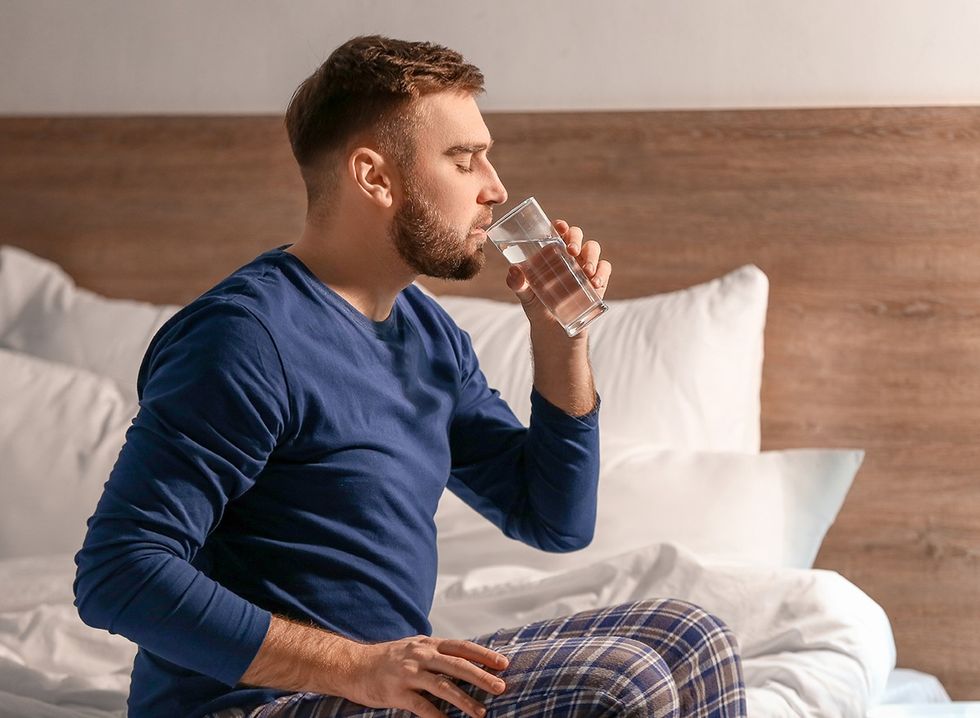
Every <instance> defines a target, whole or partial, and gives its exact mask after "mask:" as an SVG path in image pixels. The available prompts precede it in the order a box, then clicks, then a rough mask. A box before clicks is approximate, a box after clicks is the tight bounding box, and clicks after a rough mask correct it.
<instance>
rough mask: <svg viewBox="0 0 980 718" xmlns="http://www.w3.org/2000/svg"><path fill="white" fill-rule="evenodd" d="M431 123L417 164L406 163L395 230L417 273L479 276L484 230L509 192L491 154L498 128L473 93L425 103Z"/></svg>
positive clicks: (393, 237)
mask: <svg viewBox="0 0 980 718" xmlns="http://www.w3.org/2000/svg"><path fill="white" fill-rule="evenodd" d="M419 104H420V105H421V107H420V110H421V111H422V113H423V115H422V116H423V117H424V118H425V121H424V122H423V123H422V129H421V130H420V131H419V134H418V136H417V137H416V146H415V161H414V162H413V164H412V166H411V167H406V168H403V172H402V174H403V177H402V192H403V197H402V200H401V203H400V205H399V206H398V208H397V209H396V210H395V215H394V217H393V218H392V222H391V228H390V230H389V235H390V237H391V240H392V242H393V243H394V245H395V248H396V249H397V250H398V253H399V254H400V255H401V257H402V259H403V260H404V261H405V263H406V264H408V265H409V266H410V267H411V268H412V269H413V270H414V271H415V272H418V273H419V274H423V275H426V276H430V277H440V278H443V279H471V278H472V277H475V276H476V275H477V274H478V273H479V271H480V270H481V269H482V268H483V264H484V262H485V261H486V255H485V254H484V253H483V244H484V243H485V242H486V241H487V235H486V233H485V232H484V231H483V230H485V229H486V227H487V226H488V225H489V224H490V221H491V216H492V207H493V205H495V204H500V203H503V202H506V201H507V190H506V189H505V188H504V186H503V184H501V182H500V179H499V178H498V177H497V172H496V170H494V168H493V165H491V164H490V160H489V159H488V158H487V151H488V150H489V147H490V145H491V144H492V140H491V138H490V131H489V130H488V129H487V126H486V125H485V124H484V122H483V117H482V116H481V114H480V110H479V108H478V107H477V105H476V101H475V100H474V99H473V97H472V96H471V95H468V94H457V93H448V92H441V93H436V94H433V95H427V96H425V97H423V98H422V99H421V100H419Z"/></svg>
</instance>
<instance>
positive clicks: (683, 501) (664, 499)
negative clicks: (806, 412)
mask: <svg viewBox="0 0 980 718" xmlns="http://www.w3.org/2000/svg"><path fill="white" fill-rule="evenodd" d="M604 406H605V404H603V407H604ZM863 459H864V451H862V450H857V449H788V450H783V451H766V452H763V453H761V454H739V453H729V452H684V451H673V450H669V449H662V448H659V447H655V446H638V445H635V444H632V445H630V444H618V445H615V446H612V447H611V448H610V449H608V450H607V451H606V453H605V458H604V460H603V463H602V467H601V469H600V472H599V496H598V511H597V518H596V528H595V535H594V538H593V540H592V543H591V544H590V545H589V546H587V547H586V548H584V549H582V550H580V551H574V552H571V553H565V554H557V553H548V552H544V551H541V550H539V549H536V548H532V547H531V546H528V545H526V544H524V543H521V542H520V541H515V540H513V539H510V538H508V537H506V536H504V534H503V533H502V532H501V531H500V530H499V529H498V528H497V527H496V526H494V525H493V524H491V523H490V522H489V521H487V520H486V519H485V518H483V517H482V516H480V514H478V513H476V512H475V511H474V510H473V509H471V508H470V507H469V506H467V505H466V504H464V503H463V502H462V501H461V500H460V499H459V498H458V497H457V496H456V495H455V494H453V493H451V492H450V491H446V492H444V494H443V496H442V499H441V501H440V503H439V508H438V510H437V511H436V516H435V521H436V527H437V530H438V548H439V573H440V574H443V573H445V574H453V575H462V574H465V573H466V572H467V571H470V570H471V569H474V568H485V567H487V566H493V565H498V564H499V565H508V566H521V567H526V568H529V569H537V570H545V571H557V570H563V569H569V568H578V567H581V566H585V565H588V564H590V563H592V562H595V561H599V560H604V559H606V558H609V557H611V556H615V555H617V554H620V553H623V552H626V551H630V550H633V549H637V548H641V547H643V546H647V545H650V544H654V543H659V542H672V543H677V544H678V545H681V546H684V547H686V548H688V549H689V550H691V551H692V552H693V553H695V554H696V555H698V556H699V557H701V558H703V559H705V560H710V561H713V562H716V563H738V564H750V565H756V566H766V567H788V568H811V567H812V566H813V561H814V559H815V558H816V555H817V551H818V550H819V549H820V544H821V542H822V541H823V537H824V535H825V534H826V533H827V530H828V529H829V528H830V525H831V524H832V523H833V521H834V519H835V518H836V516H837V513H838V511H839V510H840V507H841V505H842V504H843V503H844V498H845V496H846V495H847V492H848V490H849V489H850V486H851V483H852V482H853V480H854V475H855V474H856V473H857V470H858V468H859V467H860V465H861V462H862V461H863Z"/></svg>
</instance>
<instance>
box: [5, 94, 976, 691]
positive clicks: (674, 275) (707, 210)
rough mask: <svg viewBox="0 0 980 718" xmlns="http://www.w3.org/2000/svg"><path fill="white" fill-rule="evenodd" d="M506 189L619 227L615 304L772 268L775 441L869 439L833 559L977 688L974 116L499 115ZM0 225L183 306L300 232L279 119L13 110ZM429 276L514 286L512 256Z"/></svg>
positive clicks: (21, 242)
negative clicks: (474, 270) (471, 269)
mask: <svg viewBox="0 0 980 718" xmlns="http://www.w3.org/2000/svg"><path fill="white" fill-rule="evenodd" d="M486 121H487V124H488V126H489V127H490V130H491V132H492V134H493V136H494V137H495V139H496V142H497V144H496V146H495V149H494V158H495V159H494V161H495V165H496V167H497V169H498V171H499V173H500V175H501V177H502V179H503V180H504V182H505V184H506V185H507V187H508V190H509V192H510V196H511V198H512V199H514V200H516V199H520V198H523V197H526V196H529V195H531V194H533V195H535V196H536V197H538V199H539V200H540V201H541V203H542V205H543V206H544V207H546V208H547V209H548V211H549V213H550V214H551V216H552V218H558V217H561V218H565V219H567V220H569V221H571V222H572V223H574V224H579V225H581V226H582V227H583V228H584V229H585V230H586V234H587V236H591V237H594V238H597V239H599V240H601V242H602V246H603V256H604V257H607V258H608V259H610V261H612V263H613V265H614V272H613V276H612V281H611V283H610V288H609V291H608V294H607V297H608V298H610V299H620V298H626V297H632V296H641V295H645V294H650V293H654V292H663V291H668V290H673V289H678V288H681V287H684V286H687V285H690V284H694V283H697V282H701V281H704V280H707V279H710V278H712V277H715V276H718V275H720V274H722V273H724V272H726V271H728V270H731V269H733V268H735V267H737V266H739V265H741V264H744V263H748V262H752V263H755V264H757V265H758V266H759V267H761V268H762V269H763V270H764V271H765V272H766V274H767V275H768V276H769V279H770V287H771V289H770V304H769V314H768V322H767V326H766V335H765V341H766V347H765V348H766V358H765V370H764V374H763V383H762V415H763V426H762V436H763V448H764V449H776V448H789V447H863V448H865V449H866V450H867V455H866V458H865V462H864V465H863V466H862V468H861V471H860V472H859V473H858V476H857V479H856V481H855V483H854V486H853V488H852V490H851V493H850V495H849V497H848V499H847V501H846V503H845V505H844V507H843V509H842V511H841V513H840V516H839V518H838V520H837V522H836V524H835V525H834V526H833V527H832V528H831V530H830V532H829V534H828V536H827V538H826V541H825V543H824V546H823V548H822V550H821V552H820V555H819V556H818V559H817V567H820V568H827V569H832V570H835V571H839V572H840V573H841V574H843V575H844V576H845V577H847V578H848V579H850V580H851V581H853V582H854V583H856V584H857V585H858V586H860V587H861V588H862V589H863V590H864V591H866V592H867V593H868V594H869V595H870V596H871V597H872V598H874V599H875V600H877V601H878V602H879V603H880V604H881V605H882V606H883V607H884V608H885V610H886V611H887V612H888V614H889V616H890V617H891V619H892V622H893V625H894V629H895V635H896V640H897V643H898V660H899V665H900V666H908V667H914V668H918V669H920V670H924V671H928V672H931V673H934V674H936V675H938V676H939V677H940V679H941V680H942V681H943V683H944V684H945V685H946V686H947V688H948V690H949V691H950V693H951V694H952V695H953V696H954V697H955V698H958V699H968V698H973V699H980V657H978V652H977V646H976V641H977V639H978V638H980V609H978V608H977V597H978V593H980V468H978V467H980V441H978V439H980V108H976V107H962V108H929V109H923V108H878V109H840V110H759V111H693V112H613V113H554V114H539V113H535V114H488V115H487V116H486ZM0 157H2V161H0V242H2V243H9V244H14V245H18V246H21V247H24V248H25V249H27V250H29V251H31V252H34V253H36V254H39V255H42V256H45V257H49V258H51V259H53V260H55V261H57V262H58V263H60V264H61V265H62V266H64V267H65V268H66V269H67V271H68V272H69V273H70V274H72V275H73V276H74V277H75V278H76V279H77V280H78V282H79V284H81V285H82V286H85V287H88V288H91V289H94V290H96V291H99V292H101V293H104V294H107V295H110V296H117V297H133V298H140V299H146V300H150V301H154V302H177V303H183V302H186V301H189V300H190V299H192V298H193V297H195V296H196V295H197V294H199V293H200V292H202V291H204V290H205V289H207V288H208V287H210V286H211V285H212V284H213V283H215V282H216V281H217V280H219V279H221V278H222V277H223V276H225V275H226V274H228V273H229V272H230V271H232V270H233V269H234V268H236V267H238V266H239V265H241V264H243V263H245V262H247V261H248V260H250V259H252V258H253V257H254V256H255V255H257V254H258V253H260V252H261V251H263V250H265V249H268V248H270V247H272V246H275V245H278V244H284V243H287V242H291V241H294V240H295V239H296V238H297V237H298V233H299V231H300V229H301V227H302V222H303V213H304V209H305V195H304V192H303V188H302V184H301V181H300V178H299V173H298V171H297V170H296V169H295V167H294V165H293V161H292V158H291V155H290V153H289V149H288V145H287V142H286V138H285V132H284V130H283V129H282V126H281V121H280V119H279V118H277V117H207V118H201V117H153V118H147V117H115V118H72V117H63V118H0ZM488 257H489V261H488V265H487V268H486V270H485V271H484V272H483V273H482V274H481V275H480V276H479V277H478V278H476V279H475V280H473V281H471V282H467V283H453V282H438V281H431V280H430V281H426V282H425V283H426V284H427V285H428V286H429V287H431V288H432V289H434V290H435V291H437V292H447V293H455V294H472V295H481V296H489V297H494V298H497V299H504V300H512V299H513V297H512V294H511V292H510V291H509V290H508V289H507V288H506V286H505V285H504V282H503V276H504V272H505V269H504V266H505V265H504V263H503V260H502V259H501V258H499V257H496V256H495V253H490V254H488Z"/></svg>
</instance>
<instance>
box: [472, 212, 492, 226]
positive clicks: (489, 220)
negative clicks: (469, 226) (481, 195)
mask: <svg viewBox="0 0 980 718" xmlns="http://www.w3.org/2000/svg"><path fill="white" fill-rule="evenodd" d="M491 224H493V215H492V214H488V215H487V216H486V217H485V218H484V219H483V220H482V221H481V222H479V223H478V224H475V225H474V226H473V228H474V229H486V228H487V227H489V226H490V225H491Z"/></svg>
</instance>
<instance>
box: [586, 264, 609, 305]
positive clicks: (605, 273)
mask: <svg viewBox="0 0 980 718" xmlns="http://www.w3.org/2000/svg"><path fill="white" fill-rule="evenodd" d="M610 274H612V265H611V264H610V263H609V262H607V261H606V260H605V259H603V260H602V261H601V262H599V266H598V267H597V268H596V270H595V274H593V275H592V277H591V279H592V286H593V287H595V288H596V289H602V290H603V292H604V291H605V288H606V285H607V284H609V275H610ZM603 292H600V294H599V296H602V294H603Z"/></svg>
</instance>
